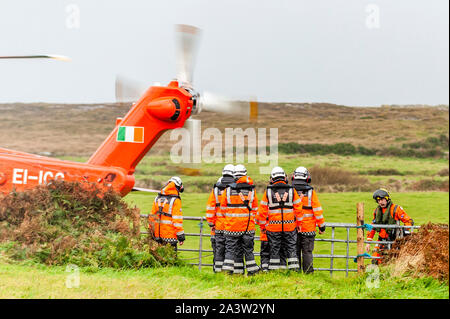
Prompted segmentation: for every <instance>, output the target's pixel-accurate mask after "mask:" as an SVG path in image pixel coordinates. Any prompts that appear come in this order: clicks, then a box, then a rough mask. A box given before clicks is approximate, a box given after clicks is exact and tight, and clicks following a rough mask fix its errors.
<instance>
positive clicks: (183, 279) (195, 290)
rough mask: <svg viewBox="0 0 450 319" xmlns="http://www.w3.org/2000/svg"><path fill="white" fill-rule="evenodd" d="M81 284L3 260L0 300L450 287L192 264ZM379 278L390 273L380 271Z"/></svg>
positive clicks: (50, 270) (437, 290) (384, 294)
mask: <svg viewBox="0 0 450 319" xmlns="http://www.w3.org/2000/svg"><path fill="white" fill-rule="evenodd" d="M79 274H80V277H79V278H80V279H79V286H78V287H76V288H67V287H66V280H67V278H68V276H70V275H71V274H70V273H69V272H66V268H65V267H44V266H40V265H9V264H4V263H0V298H46V299H47V298H170V299H172V298H174V299H179V298H183V299H185V298H187V299H190V298H203V299H204V298H224V299H228V298H244V299H247V298H249V299H250V298H251V299H256V298H261V299H280V298H281V299H284V298H290V299H291V298H292V299H312V298H386V299H388V298H395V299H398V298H424V299H426V298H432V299H447V298H448V297H449V291H448V286H447V285H445V284H441V283H439V282H438V281H436V280H434V279H431V278H420V279H408V278H391V277H386V278H382V280H381V281H380V287H379V288H367V286H366V280H368V279H367V276H362V277H358V276H350V277H348V278H339V279H335V278H330V276H329V274H326V273H316V274H314V275H313V276H308V275H304V274H298V273H293V272H280V273H268V274H258V275H255V276H253V277H245V276H227V275H225V274H213V273H211V272H206V271H198V270H197V269H195V268H192V267H168V268H156V269H144V270H140V271H136V270H126V271H120V270H112V269H102V270H99V271H97V272H94V273H92V272H90V271H89V269H83V268H82V269H80V273H79ZM381 276H382V277H383V276H387V275H386V274H384V273H382V274H381Z"/></svg>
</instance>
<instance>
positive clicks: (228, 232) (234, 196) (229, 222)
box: [220, 165, 259, 275]
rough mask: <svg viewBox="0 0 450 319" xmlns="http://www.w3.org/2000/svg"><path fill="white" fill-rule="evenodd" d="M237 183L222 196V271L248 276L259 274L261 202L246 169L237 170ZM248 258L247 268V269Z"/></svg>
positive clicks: (243, 167)
mask: <svg viewBox="0 0 450 319" xmlns="http://www.w3.org/2000/svg"><path fill="white" fill-rule="evenodd" d="M235 178H236V182H234V183H232V184H230V185H229V186H228V187H227V188H226V189H225V191H224V192H223V193H222V196H221V199H220V210H221V212H222V214H223V215H224V216H225V230H224V235H225V260H224V263H223V267H222V269H223V271H226V272H227V273H233V274H243V273H244V270H245V269H244V268H246V269H247V274H248V275H253V274H255V273H256V272H258V271H259V267H258V265H257V264H256V262H255V256H254V254H253V246H254V237H255V215H256V212H257V211H258V198H257V196H256V192H255V185H254V183H253V180H252V179H251V178H250V177H248V176H247V170H246V168H245V166H244V165H236V167H235ZM244 257H245V266H244Z"/></svg>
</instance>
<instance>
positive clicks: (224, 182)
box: [206, 176, 235, 272]
mask: <svg viewBox="0 0 450 319" xmlns="http://www.w3.org/2000/svg"><path fill="white" fill-rule="evenodd" d="M234 182H235V180H234V177H232V176H223V177H221V178H220V179H219V180H218V181H217V183H216V184H215V185H214V187H213V189H212V191H211V193H210V194H209V198H208V202H207V204H206V221H207V222H208V225H209V227H211V246H212V248H213V255H214V258H213V270H214V271H215V272H221V271H222V266H223V262H224V260H225V235H224V233H223V232H224V230H225V216H224V215H223V214H222V211H221V210H220V197H221V196H222V193H223V191H224V190H225V188H226V187H227V186H228V185H230V184H231V183H234Z"/></svg>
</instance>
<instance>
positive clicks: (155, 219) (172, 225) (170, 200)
mask: <svg viewBox="0 0 450 319" xmlns="http://www.w3.org/2000/svg"><path fill="white" fill-rule="evenodd" d="M148 222H149V223H148V224H149V230H150V231H151V232H152V234H153V236H154V237H155V239H162V240H164V241H168V242H176V241H177V238H178V237H179V236H183V235H184V229H183V213H182V210H181V199H180V197H179V196H178V191H177V189H176V187H175V183H173V182H170V183H169V184H167V185H166V186H165V187H164V188H163V189H162V190H161V192H160V193H159V194H158V195H157V196H156V198H155V201H154V202H153V206H152V211H151V213H150V214H149V216H148Z"/></svg>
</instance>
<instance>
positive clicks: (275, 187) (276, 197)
mask: <svg viewBox="0 0 450 319" xmlns="http://www.w3.org/2000/svg"><path fill="white" fill-rule="evenodd" d="M301 216H302V197H301V196H299V195H298V194H297V191H296V190H295V189H294V188H293V187H292V186H290V185H289V184H287V175H286V173H285V172H284V170H283V169H282V168H281V167H275V168H274V169H273V170H272V172H271V174H270V184H269V185H268V186H267V189H266V191H265V192H264V195H263V198H262V200H261V203H260V205H259V209H258V214H257V220H258V223H259V225H260V227H261V229H262V230H266V232H267V238H268V241H269V243H268V244H269V247H270V259H269V270H276V269H280V268H281V267H282V265H283V264H284V262H283V261H282V260H281V255H283V258H287V264H288V266H287V268H288V269H292V270H298V267H299V263H298V258H297V253H296V245H297V226H298V225H299V223H300V221H301Z"/></svg>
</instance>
